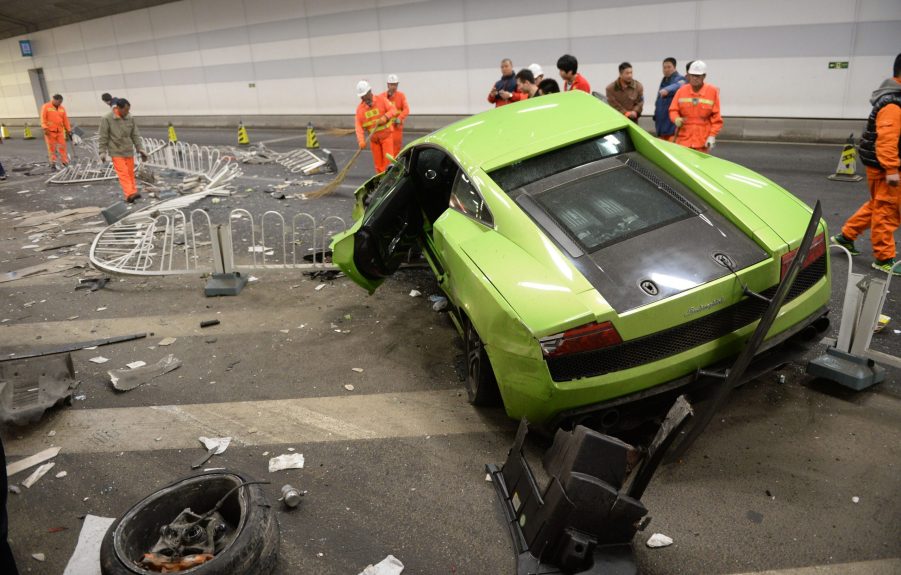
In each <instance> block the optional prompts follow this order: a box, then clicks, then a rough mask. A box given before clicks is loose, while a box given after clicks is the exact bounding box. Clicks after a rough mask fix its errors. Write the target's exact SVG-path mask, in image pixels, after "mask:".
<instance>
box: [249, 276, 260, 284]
mask: <svg viewBox="0 0 901 575" xmlns="http://www.w3.org/2000/svg"><path fill="white" fill-rule="evenodd" d="M258 281H260V278H258V277H257V276H250V277H249V278H247V283H253V282H258Z"/></svg>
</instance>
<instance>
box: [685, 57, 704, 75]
mask: <svg viewBox="0 0 901 575" xmlns="http://www.w3.org/2000/svg"><path fill="white" fill-rule="evenodd" d="M688 73H689V74H694V75H695V76H703V75H704V74H706V73H707V64H705V63H704V61H703V60H695V61H694V62H692V63H691V66H689V67H688Z"/></svg>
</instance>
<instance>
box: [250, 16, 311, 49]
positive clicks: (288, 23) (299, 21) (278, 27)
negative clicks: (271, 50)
mask: <svg viewBox="0 0 901 575" xmlns="http://www.w3.org/2000/svg"><path fill="white" fill-rule="evenodd" d="M247 30H248V36H249V38H250V43H251V44H256V43H263V42H280V41H282V40H297V39H301V38H306V37H307V21H306V19H305V18H290V19H288V20H281V21H278V22H264V23H263V24H254V25H252V26H248V27H247Z"/></svg>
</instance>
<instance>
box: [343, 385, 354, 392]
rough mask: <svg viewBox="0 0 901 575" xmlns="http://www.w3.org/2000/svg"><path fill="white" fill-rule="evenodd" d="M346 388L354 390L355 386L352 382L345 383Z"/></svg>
mask: <svg viewBox="0 0 901 575" xmlns="http://www.w3.org/2000/svg"><path fill="white" fill-rule="evenodd" d="M344 389H346V390H347V391H353V390H354V386H353V384H352V383H348V384H345V386H344Z"/></svg>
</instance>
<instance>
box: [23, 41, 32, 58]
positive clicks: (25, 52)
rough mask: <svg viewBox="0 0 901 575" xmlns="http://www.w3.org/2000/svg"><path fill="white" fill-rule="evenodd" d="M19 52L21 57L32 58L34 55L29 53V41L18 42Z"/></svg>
mask: <svg viewBox="0 0 901 575" xmlns="http://www.w3.org/2000/svg"><path fill="white" fill-rule="evenodd" d="M19 51H21V52H22V56H23V57H26V58H27V57H30V56H34V53H33V52H32V51H31V40H19Z"/></svg>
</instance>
